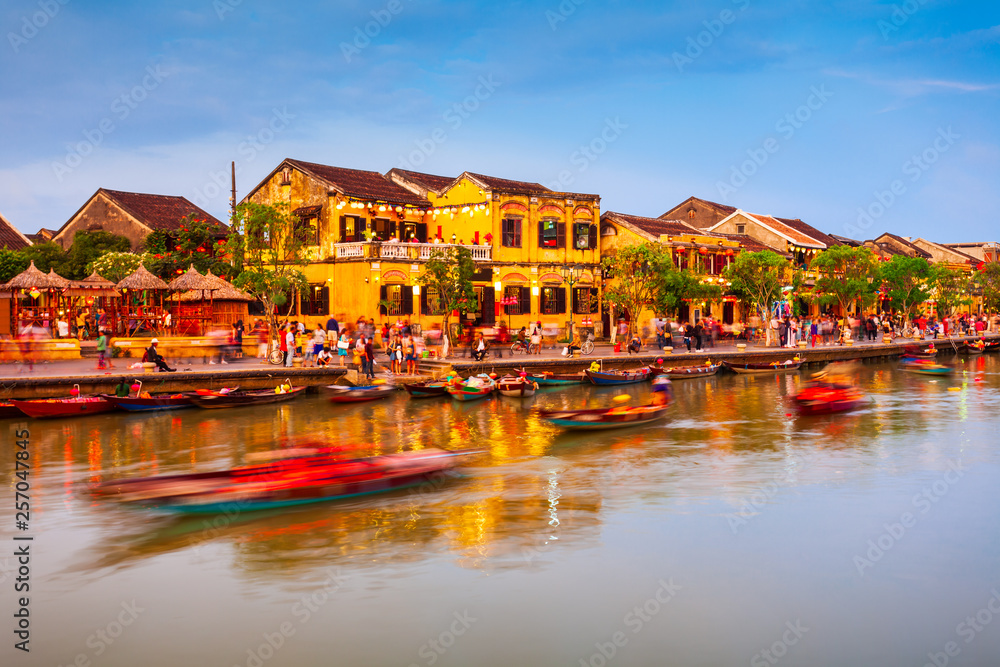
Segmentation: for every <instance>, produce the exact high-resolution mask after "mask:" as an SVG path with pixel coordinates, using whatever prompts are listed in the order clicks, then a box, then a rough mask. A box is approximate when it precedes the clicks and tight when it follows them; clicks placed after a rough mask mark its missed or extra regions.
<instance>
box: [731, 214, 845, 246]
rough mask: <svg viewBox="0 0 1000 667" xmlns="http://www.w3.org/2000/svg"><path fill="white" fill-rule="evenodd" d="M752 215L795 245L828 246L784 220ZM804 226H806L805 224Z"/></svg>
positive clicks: (820, 233)
mask: <svg viewBox="0 0 1000 667" xmlns="http://www.w3.org/2000/svg"><path fill="white" fill-rule="evenodd" d="M750 215H752V216H753V217H755V218H757V219H758V220H760V221H761V222H762V223H764V224H765V225H767V226H768V227H770V228H771V229H774V230H775V231H777V232H780V233H782V234H784V235H785V236H787V237H788V238H790V239H791V240H792V242H793V243H800V244H802V245H811V246H819V245H828V244H826V243H825V242H824V241H821V240H819V239H817V238H814V237H813V236H812V235H811V234H808V233H805V232H802V231H799V230H798V229H797V228H796V227H793V226H792V225H789V224H786V223H785V222H783V218H775V217H772V216H770V215H758V214H756V213H750ZM802 224H803V225H805V223H802ZM805 226H806V227H808V226H809V225H805ZM810 229H811V228H810ZM816 233H817V234H819V235H820V236H826V234H823V233H822V232H816ZM830 241H831V242H833V244H834V245H836V241H833V239H830Z"/></svg>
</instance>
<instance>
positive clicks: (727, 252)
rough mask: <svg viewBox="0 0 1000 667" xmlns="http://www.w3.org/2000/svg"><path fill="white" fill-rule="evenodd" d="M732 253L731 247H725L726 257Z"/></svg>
mask: <svg viewBox="0 0 1000 667" xmlns="http://www.w3.org/2000/svg"><path fill="white" fill-rule="evenodd" d="M734 254H735V253H733V249H732V248H727V249H726V257H732V256H733V255H734Z"/></svg>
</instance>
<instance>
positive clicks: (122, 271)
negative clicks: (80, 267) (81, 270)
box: [85, 252, 148, 283]
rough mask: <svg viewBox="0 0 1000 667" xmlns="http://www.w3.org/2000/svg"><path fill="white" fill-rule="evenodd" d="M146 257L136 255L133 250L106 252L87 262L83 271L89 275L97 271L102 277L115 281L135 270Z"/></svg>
mask: <svg viewBox="0 0 1000 667" xmlns="http://www.w3.org/2000/svg"><path fill="white" fill-rule="evenodd" d="M146 259H147V255H145V254H143V255H137V254H135V253H134V252H106V253H104V254H103V255H101V256H100V257H98V258H97V259H95V260H93V261H92V262H90V263H89V264H87V266H86V269H85V273H86V274H87V275H90V274H91V273H93V272H94V271H97V273H98V275H100V276H101V277H102V278H105V279H107V280H110V281H111V282H113V283H117V282H119V281H121V280H122V279H123V278H125V277H126V276H128V275H130V274H132V273H133V272H135V270H136V269H138V268H139V265H140V264H143V263H145V261H146ZM147 268H148V267H147Z"/></svg>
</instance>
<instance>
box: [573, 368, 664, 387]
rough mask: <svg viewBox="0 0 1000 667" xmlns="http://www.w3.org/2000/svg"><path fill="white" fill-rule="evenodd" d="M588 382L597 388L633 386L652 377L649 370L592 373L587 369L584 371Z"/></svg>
mask: <svg viewBox="0 0 1000 667" xmlns="http://www.w3.org/2000/svg"><path fill="white" fill-rule="evenodd" d="M584 373H586V374H587V377H588V378H590V381H591V382H593V383H594V384H596V385H598V386H602V387H603V386H610V385H619V384H635V383H637V382H645V381H646V380H649V379H650V378H651V377H652V373H651V372H650V370H649V368H646V367H643V368H637V369H636V370H634V371H592V370H590V369H589V368H588V369H587V370H585V371H584Z"/></svg>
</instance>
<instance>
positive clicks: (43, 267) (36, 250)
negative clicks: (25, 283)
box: [19, 241, 67, 278]
mask: <svg viewBox="0 0 1000 667" xmlns="http://www.w3.org/2000/svg"><path fill="white" fill-rule="evenodd" d="M19 252H20V253H21V254H22V255H24V257H25V259H27V260H28V261H29V262H32V261H33V262H34V263H35V268H37V269H38V270H39V271H41V272H43V273H48V272H49V270H50V269H55V271H56V273H58V274H59V275H61V276H63V277H64V278H65V277H66V276H65V275H64V273H65V271H66V269H65V264H66V259H67V256H66V251H65V250H63V249H62V246H61V245H59V244H58V243H53V242H52V241H45V242H44V243H36V244H35V245H32V246H28V247H27V248H24V249H23V250H20V251H19Z"/></svg>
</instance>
